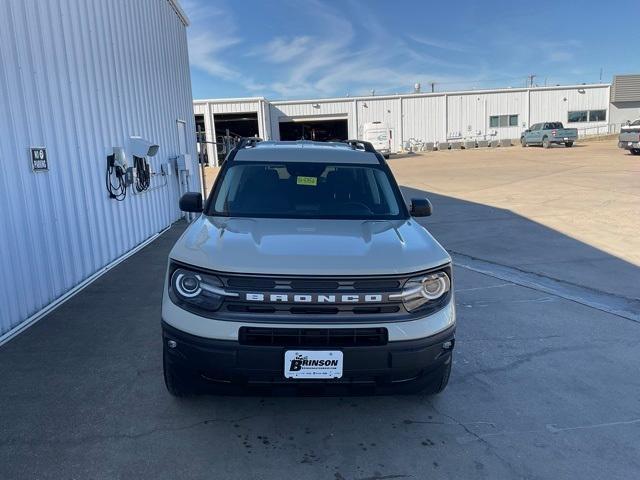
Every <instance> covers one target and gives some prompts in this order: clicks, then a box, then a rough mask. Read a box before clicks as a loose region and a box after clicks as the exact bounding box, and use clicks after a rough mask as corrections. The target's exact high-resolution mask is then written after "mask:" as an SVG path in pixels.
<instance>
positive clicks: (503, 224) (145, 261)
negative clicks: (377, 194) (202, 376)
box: [0, 142, 640, 480]
mask: <svg viewBox="0 0 640 480" xmlns="http://www.w3.org/2000/svg"><path fill="white" fill-rule="evenodd" d="M390 163H391V165H392V168H393V170H394V173H395V175H396V178H397V179H398V182H399V183H400V184H401V185H403V187H405V188H404V190H405V194H406V196H407V197H411V196H415V195H426V196H428V197H429V198H430V199H431V200H432V202H433V205H434V215H433V216H432V217H430V218H429V219H427V221H426V222H425V224H426V225H427V227H428V228H429V229H430V230H431V232H432V233H433V234H434V236H435V237H436V238H437V239H439V240H440V241H441V243H442V244H443V245H444V246H445V247H446V248H447V249H449V250H450V251H451V252H452V254H453V256H454V260H455V262H456V266H455V271H454V275H455V285H456V302H457V308H458V314H459V323H458V333H457V344H456V352H455V356H454V368H453V374H452V378H451V382H450V384H449V387H448V389H447V390H446V391H445V392H444V393H443V394H441V395H439V396H434V397H429V396H420V395H418V396H384V397H372V396H351V397H322V398H314V397H297V396H284V397H282V396H267V397H260V396H242V397H207V396H204V397H199V398H194V399H188V400H176V399H174V398H172V397H170V396H169V395H168V394H167V393H166V391H165V389H164V385H163V381H162V367H161V356H162V351H161V345H160V298H161V294H162V285H163V274H164V269H165V267H166V257H167V254H168V251H169V249H170V248H171V246H172V244H173V242H174V241H175V240H176V238H177V237H178V235H179V234H180V233H181V231H182V229H183V228H184V225H183V224H176V225H175V226H174V227H173V228H172V229H171V230H170V231H168V232H167V233H165V234H164V235H163V236H161V237H160V238H159V239H158V240H157V241H155V242H154V243H152V244H151V245H149V246H147V247H146V248H144V249H143V250H142V251H140V252H139V253H138V254H136V255H135V256H133V257H131V258H130V259H128V260H127V261H125V262H123V263H122V264H120V265H119V266H118V267H116V268H115V269H113V270H112V271H111V272H109V273H108V274H106V275H104V276H103V277H101V278H100V279H99V280H97V281H96V282H94V283H93V284H91V285H90V286H89V287H87V288H86V289H85V290H83V291H82V292H81V293H80V294H79V295H77V296H75V297H74V298H72V299H71V300H70V301H68V302H67V303H65V304H64V305H63V306H61V307H60V308H58V309H57V310H56V311H54V312H53V313H51V314H50V315H49V316H48V317H46V318H44V319H43V320H41V321H40V322H39V323H38V324H36V325H35V326H34V327H32V328H30V329H29V330H27V331H26V332H25V333H23V334H21V335H20V336H19V337H17V338H16V339H14V340H12V341H11V342H9V343H8V344H6V345H4V346H2V347H0V385H2V388H1V393H0V478H2V479H14V478H15V479H25V478H41V479H47V478H52V479H60V478H81V479H87V478H92V479H93V478H96V479H102V478H104V479H113V478H137V479H142V478H154V479H157V478H171V479H174V478H196V479H205V478H206V479H247V478H252V479H254V478H255V479H282V478H296V479H332V480H355V479H358V480H364V479H368V480H374V479H378V480H381V479H395V478H419V479H424V478H455V479H460V478H488V479H502V478H504V479H514V478H527V479H529V478H530V479H577V478H580V479H602V478H609V479H630V478H636V477H637V476H638V472H640V395H639V392H640V376H639V375H638V374H637V373H638V371H640V323H639V321H638V320H636V319H635V315H636V314H637V313H638V303H637V302H638V298H639V297H640V294H639V292H638V290H639V288H640V267H639V265H640V257H639V255H640V243H639V242H640V240H639V236H638V234H637V232H638V231H640V208H639V205H640V185H639V184H638V178H639V174H640V159H639V158H638V157H632V156H630V155H627V154H626V153H625V152H621V151H619V150H618V149H616V148H615V147H614V146H612V144H611V143H599V142H596V143H589V144H585V146H576V147H574V148H573V149H564V148H553V149H549V150H542V149H538V148H527V149H522V148H520V147H511V148H503V149H495V150H484V151H480V150H474V151H462V152H433V153H429V154H425V155H409V156H400V157H397V158H395V159H392V160H391V162H390Z"/></svg>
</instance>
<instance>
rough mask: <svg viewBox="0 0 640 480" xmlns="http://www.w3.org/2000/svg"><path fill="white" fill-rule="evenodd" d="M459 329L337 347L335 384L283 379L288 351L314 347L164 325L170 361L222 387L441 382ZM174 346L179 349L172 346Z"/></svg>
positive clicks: (390, 384) (330, 381) (165, 343)
mask: <svg viewBox="0 0 640 480" xmlns="http://www.w3.org/2000/svg"><path fill="white" fill-rule="evenodd" d="M454 334H455V325H453V326H451V327H449V328H447V329H446V330H443V331H441V332H439V333H436V334H435V335H433V336H430V337H427V338H422V339H414V340H407V341H395V342H388V343H387V344H386V345H379V346H356V347H336V348H332V347H331V346H325V347H322V348H317V347H316V348H315V349H319V350H340V351H342V352H343V358H344V367H343V376H342V378H340V379H335V380H293V379H287V378H285V377H284V373H283V372H284V354H285V351H286V350H292V349H297V350H301V349H306V350H313V349H314V348H311V347H309V348H303V347H281V346H253V345H241V344H240V343H239V342H238V341H229V340H216V339H210V338H203V337H198V336H195V335H191V334H188V333H185V332H183V331H181V330H178V329H176V328H174V327H172V326H170V325H169V324H167V323H166V322H164V321H163V322H162V336H163V344H164V349H165V354H166V356H167V357H166V358H167V360H168V361H169V362H171V363H172V364H174V365H176V366H179V367H180V368H184V369H188V371H191V372H193V371H195V372H196V373H197V374H198V375H199V376H200V377H201V378H203V379H204V380H208V381H210V382H212V383H218V384H240V385H260V384H262V385H301V384H324V385H326V384H342V385H344V384H348V385H374V386H393V385H397V384H403V383H407V382H412V381H416V380H422V381H425V380H427V381H428V380H429V379H430V378H431V377H433V378H434V379H436V378H438V375H439V374H440V372H441V371H442V369H443V368H444V367H445V366H447V365H448V364H449V363H450V362H451V357H452V351H453V346H454ZM169 341H172V342H175V346H174V348H169V347H168V346H167V344H168V342H169Z"/></svg>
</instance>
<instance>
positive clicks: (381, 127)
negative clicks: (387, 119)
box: [362, 122, 391, 158]
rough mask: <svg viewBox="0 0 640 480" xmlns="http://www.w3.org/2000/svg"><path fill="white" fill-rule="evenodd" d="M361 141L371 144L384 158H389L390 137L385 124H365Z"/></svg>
mask: <svg viewBox="0 0 640 480" xmlns="http://www.w3.org/2000/svg"><path fill="white" fill-rule="evenodd" d="M362 140H364V141H365V142H371V143H372V144H373V147H374V148H375V149H376V150H377V151H378V152H380V153H381V154H382V155H383V156H384V158H389V155H390V154H391V135H390V131H389V127H388V126H387V124H386V123H384V122H370V123H365V124H364V128H363V131H362Z"/></svg>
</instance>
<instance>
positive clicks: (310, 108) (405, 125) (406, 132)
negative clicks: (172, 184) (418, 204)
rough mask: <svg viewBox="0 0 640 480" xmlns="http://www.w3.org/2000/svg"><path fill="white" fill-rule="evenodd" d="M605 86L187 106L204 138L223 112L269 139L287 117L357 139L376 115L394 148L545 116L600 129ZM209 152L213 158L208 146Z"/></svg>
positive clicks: (604, 120)
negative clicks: (335, 128) (252, 124)
mask: <svg viewBox="0 0 640 480" xmlns="http://www.w3.org/2000/svg"><path fill="white" fill-rule="evenodd" d="M610 88H611V86H610V85H608V84H594V85H569V86H553V87H537V88H508V89H495V90H470V91H461V92H441V93H440V92H438V93H420V94H399V95H384V96H368V97H351V98H350V97H344V98H329V99H310V100H291V101H271V102H270V101H268V100H266V99H265V98H262V97H259V98H241V99H213V100H195V101H194V112H195V114H196V116H197V118H198V117H199V118H200V122H201V123H202V124H203V125H204V131H205V132H206V133H207V139H208V140H212V139H215V138H216V137H219V136H220V135H222V134H223V133H224V132H221V131H220V129H219V128H217V126H218V124H219V122H220V121H224V120H225V115H227V114H229V113H230V112H232V113H234V114H240V113H243V114H251V115H254V116H255V120H254V122H255V124H256V126H255V134H257V135H258V136H259V137H261V138H264V139H272V140H281V139H292V138H290V137H289V136H286V138H283V137H285V135H283V134H284V132H285V129H287V128H289V127H288V126H289V125H291V124H294V123H299V124H305V125H313V124H314V123H315V124H318V125H320V124H323V125H328V124H332V125H335V124H340V122H343V123H344V125H343V126H342V130H341V131H345V132H346V133H345V135H348V137H349V138H358V137H360V135H361V134H362V128H363V125H364V124H365V123H367V122H373V121H380V122H385V123H386V124H387V125H388V127H389V129H390V130H391V132H392V150H393V151H400V150H401V149H402V148H403V146H404V145H405V142H407V141H408V140H410V139H416V140H421V141H423V142H448V141H454V140H479V139H489V140H490V139H497V140H500V139H516V140H517V139H519V138H520V134H521V132H522V131H523V130H524V129H525V128H527V127H528V126H530V125H532V124H535V123H539V122H544V121H561V122H563V123H564V124H565V125H566V126H568V127H576V128H578V129H579V133H580V134H581V135H588V134H591V133H606V132H607V131H608V129H609V123H610V122H609V105H610V103H609V92H610ZM252 118H253V117H252ZM244 120H247V118H245V119H244ZM323 122H324V123H323ZM290 131H294V132H295V133H296V134H298V133H299V132H300V130H287V135H290V133H289V132H290ZM208 155H209V158H216V157H215V149H214V148H213V147H211V146H209V150H208ZM212 155H213V156H214V157H212Z"/></svg>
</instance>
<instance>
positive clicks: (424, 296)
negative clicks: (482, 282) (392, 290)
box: [389, 271, 451, 312]
mask: <svg viewBox="0 0 640 480" xmlns="http://www.w3.org/2000/svg"><path fill="white" fill-rule="evenodd" d="M450 290H451V279H450V278H449V275H447V273H446V272H444V271H441V272H437V273H431V274H428V275H424V276H420V277H414V278H411V279H409V280H407V282H406V283H405V284H404V287H403V288H402V292H401V293H399V294H394V295H392V296H390V297H389V298H398V299H401V300H402V303H403V304H404V307H405V308H406V309H407V310H408V311H410V312H413V311H415V310H417V309H419V308H420V307H422V306H423V305H426V304H427V303H429V302H431V301H432V300H437V299H439V298H442V297H443V296H444V295H446V294H447V292H449V291H450Z"/></svg>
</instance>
